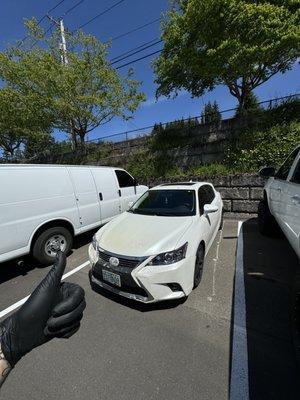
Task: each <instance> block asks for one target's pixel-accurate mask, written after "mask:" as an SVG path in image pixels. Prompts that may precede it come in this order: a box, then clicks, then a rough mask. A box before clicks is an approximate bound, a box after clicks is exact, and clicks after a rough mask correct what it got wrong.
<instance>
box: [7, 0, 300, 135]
mask: <svg viewBox="0 0 300 400" xmlns="http://www.w3.org/2000/svg"><path fill="white" fill-rule="evenodd" d="M58 1H59V0H43V1H37V0H26V1H24V0H2V1H1V15H0V38H1V40H0V50H3V49H4V48H5V47H6V46H7V44H8V43H11V42H14V41H15V40H17V39H22V38H23V37H24V35H25V28H24V26H23V19H24V18H31V17H32V16H35V17H36V18H37V19H39V18H40V17H42V16H43V15H44V14H45V13H46V11H47V10H49V9H51V8H52V7H53V6H55V5H56V4H57V3H58ZM78 1H79V0H65V1H64V2H63V3H62V4H61V6H59V7H58V8H57V9H56V10H55V11H53V13H52V15H53V16H54V17H56V18H57V17H60V16H61V15H62V14H63V13H64V12H65V11H66V10H67V9H69V8H70V7H72V6H73V5H75V4H76V3H77V2H78ZM116 2H117V0H101V1H100V0H85V1H84V2H83V3H82V4H81V5H80V6H79V7H77V8H76V9H75V10H74V11H73V12H71V13H69V14H68V15H67V16H66V17H65V24H66V26H67V28H68V29H70V30H73V29H75V28H77V27H78V26H80V25H82V24H83V23H85V22H86V21H88V20H89V19H91V18H93V17H94V16H95V15H96V14H99V13H100V12H101V11H103V10H105V9H106V8H108V7H110V6H111V5H112V4H114V3H116ZM168 7H169V1H168V0H151V1H149V0H126V1H124V2H123V3H122V4H120V5H119V6H117V7H116V8H114V9H113V10H111V11H110V12H109V13H107V14H106V15H104V16H102V17H100V18H98V19H96V20H95V21H94V22H92V23H91V24H89V25H87V26H86V28H85V30H86V32H89V33H91V34H94V35H95V36H96V37H97V38H99V40H102V41H106V40H107V39H109V38H111V37H115V36H117V35H119V34H122V33H124V32H127V31H129V30H131V29H133V28H135V27H137V26H140V25H143V24H146V23H148V22H149V21H152V20H154V19H156V18H158V17H159V16H160V14H161V13H162V12H164V11H166V10H167V9H168ZM42 26H43V27H45V28H48V26H49V22H48V21H47V20H45V21H43V23H42ZM159 35H160V32H159V22H157V23H156V24H153V25H151V26H149V27H147V28H145V29H143V30H141V31H138V32H135V33H133V34H131V35H129V36H126V37H124V38H122V39H119V40H116V41H114V42H113V45H112V48H111V50H110V53H109V57H110V58H113V57H116V56H118V55H119V54H122V53H124V52H126V51H127V50H130V49H132V48H134V47H136V46H139V45H140V44H142V43H144V42H147V41H150V40H152V39H155V38H158V37H159ZM160 46H161V45H160V44H158V45H157V46H156V47H152V48H150V49H148V50H145V52H144V53H139V54H138V55H136V56H133V58H132V59H134V58H137V57H139V56H142V55H144V54H147V53H150V52H152V51H155V50H158V49H159V48H160ZM130 60H131V59H128V60H126V61H124V62H127V61H130ZM151 60H153V58H151V57H150V58H147V59H145V60H143V61H140V62H138V63H136V64H134V65H133V67H134V71H135V75H134V76H135V79H137V80H139V81H141V82H142V86H141V89H142V91H143V92H144V93H145V94H146V96H147V101H146V102H145V103H144V104H143V105H142V106H141V107H140V108H139V110H138V111H137V112H136V113H135V115H134V119H133V120H131V121H129V122H123V121H121V120H119V119H115V120H113V121H112V122H110V123H109V124H107V125H105V126H103V127H99V128H98V129H96V130H95V131H94V132H93V133H90V134H89V139H93V138H95V137H101V136H107V135H110V134H114V133H118V132H123V131H126V130H132V129H136V128H141V127H143V126H148V125H152V124H154V123H155V122H166V121H171V120H174V119H178V118H181V117H184V118H187V117H189V116H197V115H199V114H201V110H202V107H203V105H204V103H206V102H207V101H208V100H217V102H218V103H219V106H220V109H221V110H222V109H228V108H232V107H234V106H235V105H236V101H235V98H234V97H232V96H231V95H230V94H229V92H228V89H227V88H226V87H223V86H219V87H217V88H216V89H215V90H214V91H212V92H210V93H207V94H205V95H204V96H202V97H201V98H197V99H192V98H191V96H190V95H189V94H188V93H186V92H183V93H181V95H180V96H178V97H177V98H176V99H174V100H172V99H171V100H170V99H166V98H160V99H159V101H158V102H157V103H156V102H155V89H156V86H155V84H154V75H153V71H152V68H151ZM126 70H127V69H126V68H124V69H121V70H119V71H120V72H121V73H126ZM299 74H300V68H299V66H298V65H297V66H295V68H294V69H293V70H292V71H290V72H288V73H286V74H284V75H281V74H278V75H276V76H274V77H273V78H272V79H271V80H270V81H268V82H267V83H265V84H264V85H262V86H261V87H259V88H258V89H257V90H256V94H257V96H258V98H259V99H260V100H261V101H263V100H267V99H270V98H274V97H280V96H285V95H288V94H291V93H297V92H300V80H299ZM58 137H60V138H62V137H63V136H62V135H58Z"/></svg>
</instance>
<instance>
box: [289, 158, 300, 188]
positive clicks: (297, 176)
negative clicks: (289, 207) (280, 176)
mask: <svg viewBox="0 0 300 400" xmlns="http://www.w3.org/2000/svg"><path fill="white" fill-rule="evenodd" d="M291 182H293V183H299V184H300V160H299V161H298V164H297V165H296V168H295V172H294V175H293V176H292V179H291Z"/></svg>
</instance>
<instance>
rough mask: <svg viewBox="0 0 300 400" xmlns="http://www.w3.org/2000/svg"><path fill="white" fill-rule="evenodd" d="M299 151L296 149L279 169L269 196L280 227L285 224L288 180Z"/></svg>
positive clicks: (270, 204) (272, 210) (271, 207)
mask: <svg viewBox="0 0 300 400" xmlns="http://www.w3.org/2000/svg"><path fill="white" fill-rule="evenodd" d="M298 153H299V149H298V148H297V149H295V150H294V151H293V152H292V153H291V154H290V155H289V156H288V158H287V159H286V161H285V162H284V163H283V164H282V166H281V167H280V168H279V170H278V172H277V173H276V174H275V176H274V179H273V181H272V183H271V185H270V189H269V190H270V195H269V206H270V210H271V212H272V214H273V215H274V217H275V218H276V220H277V222H278V223H279V225H280V226H282V225H283V224H284V219H285V217H284V214H285V212H286V207H285V203H286V191H287V186H286V185H287V184H288V182H287V179H288V176H289V173H290V170H291V168H292V165H293V164H294V162H295V159H296V157H297V156H298Z"/></svg>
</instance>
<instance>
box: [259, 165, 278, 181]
mask: <svg viewBox="0 0 300 400" xmlns="http://www.w3.org/2000/svg"><path fill="white" fill-rule="evenodd" d="M258 173H259V175H260V176H261V177H263V178H270V176H274V175H275V173H276V170H275V168H274V167H264V168H262V169H260V170H259V172H258Z"/></svg>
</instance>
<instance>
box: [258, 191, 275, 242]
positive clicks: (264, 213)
mask: <svg viewBox="0 0 300 400" xmlns="http://www.w3.org/2000/svg"><path fill="white" fill-rule="evenodd" d="M258 229H259V232H260V233H261V234H262V235H264V236H273V235H276V234H278V231H279V227H278V225H277V222H276V220H275V218H274V217H273V215H272V214H271V212H270V209H269V205H268V201H267V199H266V198H265V199H263V200H261V201H260V202H259V205H258Z"/></svg>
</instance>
